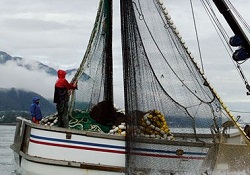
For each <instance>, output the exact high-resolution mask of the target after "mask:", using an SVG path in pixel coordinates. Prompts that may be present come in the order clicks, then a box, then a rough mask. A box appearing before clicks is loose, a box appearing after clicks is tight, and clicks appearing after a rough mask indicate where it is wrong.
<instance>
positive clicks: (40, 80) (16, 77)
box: [0, 61, 57, 99]
mask: <svg viewBox="0 0 250 175" xmlns="http://www.w3.org/2000/svg"><path fill="white" fill-rule="evenodd" d="M0 74H1V75H2V76H1V78H0V81H1V88H11V87H15V88H18V89H25V90H29V91H33V92H36V93H39V94H41V95H42V96H43V97H45V98H48V99H52V98H53V93H54V83H55V81H56V78H57V77H53V76H49V75H48V74H46V73H45V72H42V71H29V70H27V69H26V68H24V67H19V66H17V65H16V63H15V62H12V61H8V62H7V63H6V64H3V65H0Z"/></svg>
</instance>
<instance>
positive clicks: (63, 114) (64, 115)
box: [56, 102, 69, 128]
mask: <svg viewBox="0 0 250 175" xmlns="http://www.w3.org/2000/svg"><path fill="white" fill-rule="evenodd" d="M56 110H57V113H58V126H59V127H63V128H68V127H69V118H68V102H61V103H57V104H56Z"/></svg>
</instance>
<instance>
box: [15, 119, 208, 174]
mask: <svg viewBox="0 0 250 175" xmlns="http://www.w3.org/2000/svg"><path fill="white" fill-rule="evenodd" d="M176 137H178V135H176ZM206 137H207V138H204V139H207V140H209V139H211V138H210V137H208V136H206ZM176 139H177V140H178V138H176ZM181 139H183V140H182V141H181ZM186 139H187V138H183V135H182V137H181V136H180V138H179V140H178V141H167V140H157V141H156V140H154V139H152V138H151V139H150V138H147V139H145V138H144V139H142V140H141V141H140V143H143V144H138V145H140V146H138V147H137V148H136V149H135V152H133V153H132V154H135V155H136V159H138V160H140V159H141V160H144V161H143V162H142V163H141V164H138V166H137V168H138V172H142V173H143V174H148V173H150V172H149V170H151V171H152V170H154V169H155V168H154V167H155V166H157V159H164V160H166V161H165V164H164V166H163V168H162V169H161V172H164V173H166V174H167V173H173V172H179V173H185V172H188V173H193V174H196V173H197V172H198V171H199V169H200V168H201V166H202V163H203V160H205V158H206V155H207V152H208V150H209V148H210V147H211V146H212V144H208V143H209V142H207V143H204V142H194V141H193V142H192V141H190V139H193V140H194V138H189V141H186ZM210 141H211V140H210ZM125 143H126V142H125V138H124V137H123V136H120V135H109V134H101V133H93V132H86V131H79V130H70V129H64V128H59V127H49V126H42V125H37V124H33V123H30V121H28V120H25V119H22V118H18V120H17V127H16V133H15V140H14V144H13V145H11V148H12V149H13V151H14V153H15V154H14V155H15V161H16V164H17V165H18V166H19V167H20V171H21V172H22V174H26V175H51V174H60V175H64V174H65V175H66V174H67V175H68V174H74V175H87V174H88V175H99V174H102V175H105V174H108V175H121V174H125V171H126V168H125V167H126V166H125V161H126V149H125V147H126V145H125ZM179 151H180V152H179ZM145 157H147V159H145ZM145 161H146V162H145ZM154 163H156V164H154ZM151 173H153V172H151ZM156 173H157V172H156Z"/></svg>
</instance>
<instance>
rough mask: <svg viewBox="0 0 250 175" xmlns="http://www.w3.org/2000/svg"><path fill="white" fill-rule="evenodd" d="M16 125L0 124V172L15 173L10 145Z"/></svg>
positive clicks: (7, 174)
mask: <svg viewBox="0 0 250 175" xmlns="http://www.w3.org/2000/svg"><path fill="white" fill-rule="evenodd" d="M15 128H16V126H7V125H0V174H1V175H15V174H16V173H15V166H14V160H13V159H14V158H13V152H12V150H11V149H10V145H11V144H12V143H13V140H14V135H15Z"/></svg>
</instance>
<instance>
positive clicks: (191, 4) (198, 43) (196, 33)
mask: <svg viewBox="0 0 250 175" xmlns="http://www.w3.org/2000/svg"><path fill="white" fill-rule="evenodd" d="M190 6H191V10H192V16H193V22H194V30H195V35H196V40H197V45H198V50H199V56H200V60H201V68H202V72H203V73H204V66H203V61H202V56H201V47H200V42H199V36H198V30H197V25H196V20H195V15H194V7H193V3H192V0H190Z"/></svg>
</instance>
